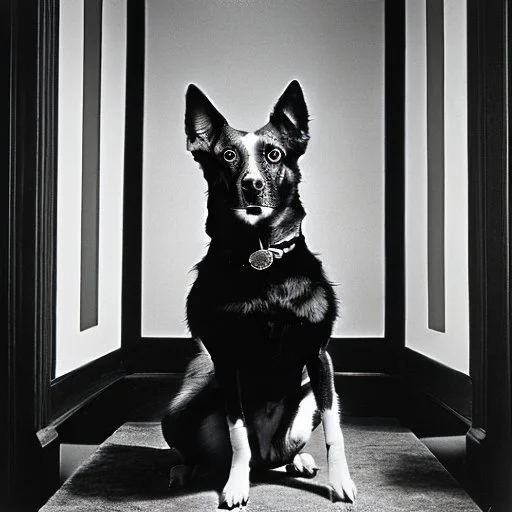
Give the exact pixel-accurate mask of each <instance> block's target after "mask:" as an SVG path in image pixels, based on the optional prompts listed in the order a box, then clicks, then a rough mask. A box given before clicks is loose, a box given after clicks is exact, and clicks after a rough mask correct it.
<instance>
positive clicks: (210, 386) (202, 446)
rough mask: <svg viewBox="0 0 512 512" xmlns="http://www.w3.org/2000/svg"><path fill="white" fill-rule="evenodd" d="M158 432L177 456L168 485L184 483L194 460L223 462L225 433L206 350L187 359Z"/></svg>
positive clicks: (194, 463) (205, 462)
mask: <svg viewBox="0 0 512 512" xmlns="http://www.w3.org/2000/svg"><path fill="white" fill-rule="evenodd" d="M162 433H163V436H164V438H165V440H166V441H167V444H168V445H169V446H170V447H171V448H173V449H174V450H175V451H177V452H178V453H179V455H180V458H181V463H180V464H178V465H177V466H175V467H174V468H172V470H171V475H170V482H169V484H170V486H182V485H185V484H186V483H187V481H188V480H189V479H190V477H192V476H193V474H194V471H193V469H194V468H195V466H197V465H198V464H207V465H210V464H213V465H219V466H220V465H223V464H226V463H225V460H226V459H227V458H228V457H229V453H230V447H229V434H228V432H227V427H226V422H225V418H224V414H223V412H222V399H221V398H220V394H219V391H218V389H217V387H216V384H215V372H214V368H213V364H212V361H211V358H210V355H209V354H208V352H207V351H206V350H201V351H200V352H199V353H198V354H197V355H196V357H195V358H194V359H193V360H192V361H191V362H190V363H189V365H188V367H187V370H186V373H185V377H184V379H183V384H182V387H181V389H180V390H179V392H178V393H177V394H176V396H175V397H174V398H173V399H172V400H171V402H170V404H169V408H168V412H167V414H165V415H164V417H163V419H162Z"/></svg>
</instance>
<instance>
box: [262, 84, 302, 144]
mask: <svg viewBox="0 0 512 512" xmlns="http://www.w3.org/2000/svg"><path fill="white" fill-rule="evenodd" d="M308 120H309V115H308V108H307V106H306V100H305V99H304V94H303V92H302V88H301V86H300V84H299V82H297V80H293V81H292V82H290V84H289V85H288V87H287V88H286V89H285V91H284V92H283V94H281V97H280V98H279V100H278V101H277V103H276V105H275V107H274V110H273V111H272V114H270V122H271V123H272V124H273V125H274V126H275V127H276V128H279V129H280V130H284V131H287V132H291V133H294V134H295V135H296V136H297V135H300V136H302V137H304V138H305V142H307V140H308V138H309V137H308V133H309V129H308Z"/></svg>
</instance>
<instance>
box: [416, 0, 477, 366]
mask: <svg viewBox="0 0 512 512" xmlns="http://www.w3.org/2000/svg"><path fill="white" fill-rule="evenodd" d="M444 5H445V180H446V181H445V187H446V188H445V204H446V211H445V244H446V245H445V250H446V255H445V269H446V272H445V275H446V332H445V333H439V332H436V331H432V330H429V329H428V327H427V325H428V309H427V307H428V305H427V143H426V140H427V139H426V29H425V23H426V21H425V20H426V15H425V0H408V1H407V4H406V9H407V41H406V45H407V56H406V66H407V77H406V199H407V201H406V202H407V204H406V267H407V274H406V281H407V302H406V308H407V315H406V316H407V321H406V337H407V346H408V347H409V348H411V349H414V350H416V351H418V352H421V353H423V354H425V355H427V356H429V357H432V358H434V359H436V360H438V361H440V362H442V363H444V364H446V365H448V366H450V367H453V368H455V369H457V370H460V371H462V372H465V373H468V372H469V299H468V264H467V259H468V240H467V235H468V206H467V106H466V103H467V93H466V2H465V0H449V1H445V4H444Z"/></svg>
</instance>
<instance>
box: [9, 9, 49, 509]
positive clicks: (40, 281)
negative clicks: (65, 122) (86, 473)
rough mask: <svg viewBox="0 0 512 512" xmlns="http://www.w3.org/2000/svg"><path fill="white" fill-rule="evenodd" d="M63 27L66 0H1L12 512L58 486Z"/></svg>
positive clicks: (31, 506) (39, 500)
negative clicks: (42, 435) (50, 437)
mask: <svg viewBox="0 0 512 512" xmlns="http://www.w3.org/2000/svg"><path fill="white" fill-rule="evenodd" d="M58 26H59V4H58V2H57V0H17V1H14V0H12V1H8V2H1V7H0V33H1V36H0V37H1V40H2V43H4V44H3V45H2V50H1V51H0V55H1V56H2V66H3V67H2V71H3V73H2V79H1V80H0V82H3V83H4V84H5V82H8V84H7V85H8V90H7V91H2V92H4V94H3V95H2V98H3V99H2V102H3V101H7V102H9V105H8V107H9V112H7V115H4V116H2V117H1V119H2V122H4V129H5V131H4V130H2V136H3V134H4V133H6V136H7V139H6V140H7V143H6V145H5V146H0V147H1V148H2V154H3V151H6V152H7V154H8V157H7V160H6V161H5V163H6V165H5V167H4V168H3V171H4V174H5V176H6V178H5V179H6V186H5V188H2V191H3V192H5V193H8V197H7V199H6V200H5V201H4V205H3V207H5V208H7V209H8V210H7V215H6V216H5V218H3V223H4V224H5V226H4V227H5V228H6V230H7V233H6V235H7V240H5V241H6V242H7V243H6V244H5V245H2V250H5V252H6V256H7V265H6V270H7V272H6V276H5V277H6V279H5V281H3V280H2V284H3V285H5V288H7V285H8V291H7V297H6V298H7V308H6V317H7V333H6V336H5V338H4V339H3V343H2V345H5V355H6V356H7V357H6V358H5V359H4V358H2V357H0V361H1V364H2V366H3V371H2V374H3V375H4V376H5V377H6V378H7V384H5V383H4V381H2V393H1V396H2V398H0V403H1V405H2V407H1V412H0V417H1V419H0V426H2V427H3V426H5V427H6V428H5V429H0V431H1V432H2V436H1V437H2V441H1V443H0V446H1V447H2V449H1V456H0V468H1V473H0V475H1V478H0V510H2V511H4V510H9V511H21V510H23V511H29V510H30V511H31V510H38V509H39V507H40V506H42V504H43V503H44V502H45V501H46V500H47V499H48V497H49V495H50V494H51V493H52V492H54V491H55V489H56V485H57V484H58V468H57V463H58V451H57V450H56V445H55V444H54V443H51V442H50V443H49V444H48V445H46V448H43V447H42V446H41V444H40V442H39V439H38V436H37V434H36V433H37V431H38V430H39V429H41V428H43V427H45V426H46V425H47V422H48V418H49V388H50V379H51V361H52V346H53V340H54V322H55V255H56V244H55V233H56V224H55V212H56V197H55V192H56V180H57V172H56V154H57V147H56V140H57V139H56V129H57V126H56V119H57V66H58V63H57V40H58V33H57V31H58ZM6 52H7V53H8V55H6ZM2 105H3V106H4V104H3V103H2ZM2 113H5V110H4V109H2ZM2 241H4V240H2ZM4 443H5V444H7V447H5V444H4ZM56 469H57V470H56Z"/></svg>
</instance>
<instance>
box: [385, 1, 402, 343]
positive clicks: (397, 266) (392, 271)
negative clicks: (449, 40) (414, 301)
mask: <svg viewBox="0 0 512 512" xmlns="http://www.w3.org/2000/svg"><path fill="white" fill-rule="evenodd" d="M384 101H385V115H384V123H385V149H384V152H385V197H386V206H385V219H386V224H385V225H386V241H385V262H386V263H385V265H386V325H385V338H386V341H387V342H388V343H389V344H390V346H391V347H393V348H394V349H396V350H398V349H400V348H401V347H403V346H404V344H405V1H404V0H386V3H385V100H384Z"/></svg>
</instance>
